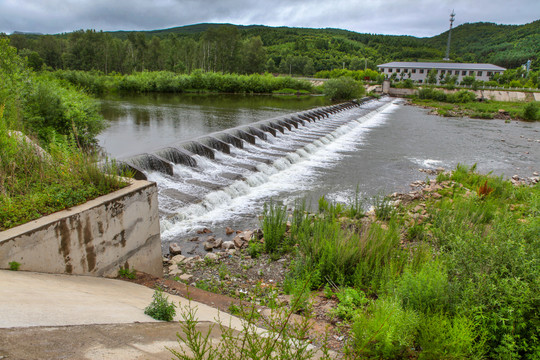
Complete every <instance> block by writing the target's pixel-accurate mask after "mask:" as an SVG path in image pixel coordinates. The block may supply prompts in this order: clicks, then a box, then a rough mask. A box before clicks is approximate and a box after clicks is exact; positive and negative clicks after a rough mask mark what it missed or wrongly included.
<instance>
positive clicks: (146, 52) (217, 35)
mask: <svg viewBox="0 0 540 360" xmlns="http://www.w3.org/2000/svg"><path fill="white" fill-rule="evenodd" d="M9 37H10V38H11V43H12V45H14V46H15V47H17V48H18V49H19V52H21V53H22V54H23V55H24V56H27V57H28V58H29V60H30V59H31V62H32V63H33V64H34V65H32V66H35V67H39V66H40V64H42V63H45V64H46V65H47V66H49V67H51V68H53V69H73V70H100V71H103V72H105V73H108V72H111V71H116V72H121V73H129V72H132V71H140V70H154V71H155V70H169V71H176V72H184V71H187V72H191V71H193V70H194V69H198V68H200V69H203V70H205V71H224V72H239V73H251V72H262V71H269V72H281V73H293V74H298V75H313V74H314V73H315V72H317V71H320V70H332V69H335V68H342V67H346V68H349V69H352V70H358V69H364V67H366V66H367V67H368V68H372V69H375V68H376V65H377V64H380V63H384V62H389V61H441V59H442V58H443V57H444V54H445V51H446V42H447V38H448V32H444V33H442V34H440V35H437V36H434V37H430V38H417V37H414V36H393V35H380V34H362V33H356V32H353V31H348V30H341V29H331V28H326V29H314V28H292V27H269V26H264V25H250V26H241V25H231V24H211V23H203V24H194V25H188V26H181V27H174V28H169V29H160V30H152V31H136V32H133V31H114V32H98V31H94V30H86V31H83V30H80V31H75V32H72V33H64V34H57V35H38V34H20V33H19V34H13V35H10V36H9ZM539 57H540V20H538V21H535V22H532V23H529V24H525V25H497V24H493V23H473V24H463V25H460V26H458V27H456V28H455V29H453V30H452V44H451V52H450V58H451V59H452V60H453V61H456V62H482V63H493V64H496V65H501V66H504V67H506V68H516V67H518V66H520V65H521V64H523V63H525V62H526V61H527V60H528V59H531V60H533V68H534V69H538V68H540V64H539V61H538V59H539Z"/></svg>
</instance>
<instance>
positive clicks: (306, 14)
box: [0, 0, 540, 37]
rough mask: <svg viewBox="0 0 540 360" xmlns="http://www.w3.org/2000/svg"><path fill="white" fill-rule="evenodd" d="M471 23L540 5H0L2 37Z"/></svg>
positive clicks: (299, 0) (520, 0) (268, 0)
mask: <svg viewBox="0 0 540 360" xmlns="http://www.w3.org/2000/svg"><path fill="white" fill-rule="evenodd" d="M452 9H453V10H454V11H455V13H456V21H455V23H454V26H457V25H460V24H463V23H467V22H478V21H485V22H495V23H498V24H526V23H529V22H532V21H534V20H537V19H538V18H540V0H512V1H508V0H453V1H450V0H0V32H5V33H8V34H9V33H12V32H14V31H24V32H39V33H45V34H56V33H61V32H71V31H74V30H79V29H96V30H104V31H110V30H155V29H164V28H170V27H175V26H183V25H191V24H197V23H203V22H211V23H232V24H240V25H250V24H262V25H268V26H294V27H310V28H326V27H332V28H340V29H347V30H352V31H356V32H361V33H376V34H393V35H414V36H419V37H423V36H434V35H437V34H440V33H442V32H444V31H446V30H447V29H448V26H449V22H448V18H449V14H450V12H451V11H452Z"/></svg>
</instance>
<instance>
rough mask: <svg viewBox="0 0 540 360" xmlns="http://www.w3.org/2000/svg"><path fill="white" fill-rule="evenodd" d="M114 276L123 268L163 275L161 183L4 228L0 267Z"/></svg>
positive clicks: (138, 183)
mask: <svg viewBox="0 0 540 360" xmlns="http://www.w3.org/2000/svg"><path fill="white" fill-rule="evenodd" d="M12 261H16V262H18V263H20V264H21V267H20V270H27V271H37V272H45V273H66V274H80V275H92V276H105V277H114V276H117V274H118V269H120V268H121V267H129V269H136V270H139V271H143V272H146V273H149V274H152V275H155V276H162V255H161V239H160V233H159V215H158V201H157V187H156V184H154V183H150V182H147V181H133V182H132V184H131V185H129V186H127V187H126V188H124V189H121V190H118V191H116V192H114V193H111V194H108V195H105V196H102V197H99V198H97V199H94V200H91V201H89V202H87V203H85V204H82V205H79V206H76V207H73V208H70V209H67V210H63V211H59V212H57V213H54V214H51V215H48V216H45V217H42V218H40V219H38V220H35V221H32V222H30V223H27V224H24V225H21V226H17V227H15V228H13V229H9V230H6V231H3V232H0V268H1V269H8V268H9V262H12Z"/></svg>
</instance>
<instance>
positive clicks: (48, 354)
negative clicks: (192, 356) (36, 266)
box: [0, 270, 241, 360]
mask: <svg viewBox="0 0 540 360" xmlns="http://www.w3.org/2000/svg"><path fill="white" fill-rule="evenodd" d="M153 294H154V291H153V290H152V289H149V288H147V287H144V286H140V285H136V284H133V283H128V282H125V281H121V280H114V279H104V278H95V277H88V276H75V275H56V274H42V273H32V272H23V271H7V270H0V359H9V360H13V359H25V360H29V359H92V360H93V359H171V353H170V352H169V351H168V350H166V349H165V346H168V347H173V348H174V347H176V348H178V346H179V345H178V343H177V341H176V333H177V332H179V331H181V329H180V325H179V324H178V322H176V321H175V322H171V323H164V322H158V321H155V320H154V319H152V318H151V317H149V316H147V315H145V314H144V308H145V307H146V306H148V304H150V302H151V301H152V295H153ZM169 300H171V301H173V302H174V303H175V304H177V305H178V304H180V306H185V305H187V304H188V300H187V299H185V298H182V297H179V296H173V295H169ZM192 306H196V307H197V309H198V310H197V315H198V318H199V321H201V323H200V324H199V328H200V329H202V330H203V331H205V330H206V329H208V327H209V326H210V325H211V324H212V323H215V321H216V319H217V318H218V316H219V317H220V318H221V320H222V322H223V323H224V324H230V326H231V327H232V328H235V329H238V330H240V329H241V322H240V320H239V319H238V318H236V317H232V316H230V315H228V314H225V313H219V312H218V310H217V309H215V308H212V307H210V306H208V305H204V304H201V303H197V302H192ZM177 312H178V311H177ZM175 320H179V316H178V315H177V317H176V319H175ZM218 336H219V333H218V332H217V331H214V332H213V338H214V339H215V338H216V337H218Z"/></svg>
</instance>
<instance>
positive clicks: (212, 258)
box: [204, 253, 219, 260]
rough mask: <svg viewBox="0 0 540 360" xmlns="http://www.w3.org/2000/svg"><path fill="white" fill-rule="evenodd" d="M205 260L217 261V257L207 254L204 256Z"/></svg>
mask: <svg viewBox="0 0 540 360" xmlns="http://www.w3.org/2000/svg"><path fill="white" fill-rule="evenodd" d="M204 258H205V259H210V260H219V255H218V254H216V253H208V254H206V255H205V256H204Z"/></svg>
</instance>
